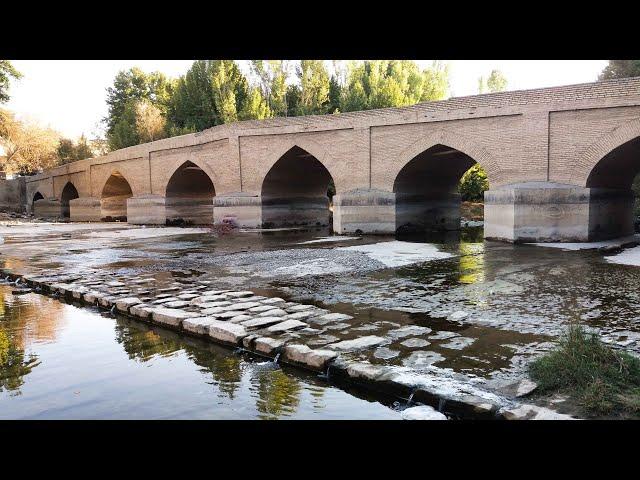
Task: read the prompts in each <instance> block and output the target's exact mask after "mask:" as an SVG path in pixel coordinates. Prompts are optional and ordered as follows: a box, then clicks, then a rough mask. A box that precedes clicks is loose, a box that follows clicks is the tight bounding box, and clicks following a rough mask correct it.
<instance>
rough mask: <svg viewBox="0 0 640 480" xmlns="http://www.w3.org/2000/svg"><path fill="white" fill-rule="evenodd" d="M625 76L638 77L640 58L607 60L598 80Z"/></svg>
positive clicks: (639, 74) (639, 73) (639, 75)
mask: <svg viewBox="0 0 640 480" xmlns="http://www.w3.org/2000/svg"><path fill="white" fill-rule="evenodd" d="M625 77H640V60H609V65H607V66H606V67H604V70H602V73H601V74H600V76H599V77H598V80H609V79H612V78H625Z"/></svg>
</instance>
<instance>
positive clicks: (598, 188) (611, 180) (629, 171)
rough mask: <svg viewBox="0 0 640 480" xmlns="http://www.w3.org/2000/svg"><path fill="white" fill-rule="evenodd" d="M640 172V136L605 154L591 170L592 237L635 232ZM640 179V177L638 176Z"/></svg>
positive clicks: (609, 236) (598, 237) (590, 210)
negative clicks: (636, 197) (635, 206)
mask: <svg viewBox="0 0 640 480" xmlns="http://www.w3.org/2000/svg"><path fill="white" fill-rule="evenodd" d="M639 172H640V136H637V137H635V138H632V139H630V140H627V141H626V142H624V143H622V144H621V145H618V146H617V147H615V148H613V149H612V150H611V151H609V152H608V153H607V154H605V155H604V156H603V157H602V158H601V159H600V160H599V161H598V162H597V163H596V164H595V165H594V167H593V168H592V169H591V171H590V172H589V176H588V177H587V180H586V187H587V188H589V189H590V190H589V238H590V239H593V240H600V239H607V238H614V237H621V236H626V235H631V234H632V233H633V232H634V223H635V222H634V221H635V218H634V203H635V195H634V193H633V191H632V188H631V187H632V184H633V183H634V179H636V178H637V177H638V173H639ZM638 180H640V178H639V179H638Z"/></svg>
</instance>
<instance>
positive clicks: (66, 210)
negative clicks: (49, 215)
mask: <svg viewBox="0 0 640 480" xmlns="http://www.w3.org/2000/svg"><path fill="white" fill-rule="evenodd" d="M76 198H80V195H79V194H78V190H77V189H76V187H75V185H74V184H73V183H71V182H67V183H66V185H65V186H64V188H63V189H62V193H61V194H60V215H61V216H62V218H70V217H71V207H70V205H69V201H70V200H74V199H76Z"/></svg>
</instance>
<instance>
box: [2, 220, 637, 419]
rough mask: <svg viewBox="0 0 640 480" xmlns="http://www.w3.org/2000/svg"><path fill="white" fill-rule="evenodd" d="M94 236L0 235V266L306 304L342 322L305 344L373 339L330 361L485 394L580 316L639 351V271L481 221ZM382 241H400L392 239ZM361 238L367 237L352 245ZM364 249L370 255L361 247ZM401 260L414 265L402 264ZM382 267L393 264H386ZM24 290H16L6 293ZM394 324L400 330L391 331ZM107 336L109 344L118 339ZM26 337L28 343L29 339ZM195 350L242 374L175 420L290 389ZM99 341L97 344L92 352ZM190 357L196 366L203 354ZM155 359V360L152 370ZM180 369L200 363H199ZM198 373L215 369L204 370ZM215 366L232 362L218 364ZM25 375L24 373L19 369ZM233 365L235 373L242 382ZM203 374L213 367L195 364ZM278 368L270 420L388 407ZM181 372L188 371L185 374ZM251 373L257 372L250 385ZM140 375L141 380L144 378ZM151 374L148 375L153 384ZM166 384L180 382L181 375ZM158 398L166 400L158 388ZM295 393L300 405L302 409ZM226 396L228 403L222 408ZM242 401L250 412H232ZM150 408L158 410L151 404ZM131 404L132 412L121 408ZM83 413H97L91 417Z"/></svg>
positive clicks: (158, 360)
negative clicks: (4, 240)
mask: <svg viewBox="0 0 640 480" xmlns="http://www.w3.org/2000/svg"><path fill="white" fill-rule="evenodd" d="M82 228H86V227H82ZM112 228H115V227H112ZM117 228H121V229H126V228H127V227H126V226H119V227H117ZM100 230H101V235H100V236H92V235H86V234H83V233H82V232H80V231H78V232H75V233H74V234H73V239H71V240H69V239H62V238H60V237H61V236H60V235H58V236H56V235H55V232H54V231H53V230H52V229H50V230H49V231H48V234H47V237H46V239H45V240H44V241H42V242H33V241H31V239H30V238H29V237H25V239H24V241H21V240H20V238H19V235H17V236H16V237H15V238H11V237H10V236H9V235H8V234H7V233H6V232H3V234H4V235H6V236H7V237H8V238H9V245H5V246H4V247H3V250H2V252H3V255H2V256H1V257H0V259H3V260H4V262H3V265H4V267H5V268H10V269H13V270H14V271H19V272H21V273H29V272H41V271H42V270H43V269H44V270H45V271H52V272H53V271H56V270H59V271H61V272H65V273H66V272H76V273H78V274H79V275H80V277H82V278H86V279H92V280H96V281H98V282H104V281H107V280H106V279H109V280H111V279H113V280H120V281H122V282H125V283H127V282H129V281H132V280H136V279H140V278H147V279H152V280H153V282H155V283H153V288H152V289H151V290H152V292H151V293H150V294H151V295H153V294H154V293H153V292H154V291H155V293H158V291H159V289H161V288H162V287H166V286H168V285H179V287H180V288H181V289H188V288H192V287H193V285H195V284H196V282H197V281H205V282H210V284H211V285H215V286H219V287H220V288H232V289H236V288H237V289H249V290H252V291H254V292H255V293H256V294H258V295H267V296H280V297H283V298H285V299H286V300H292V301H296V302H302V303H313V304H315V305H317V306H319V307H322V308H326V309H328V310H331V311H332V312H341V313H346V314H348V315H351V316H353V318H352V319H350V320H346V321H341V322H337V323H334V324H330V325H315V324H314V325H311V326H312V327H313V328H314V329H317V333H316V334H313V335H311V336H307V337H304V341H305V343H307V344H308V345H309V346H311V347H313V348H320V347H324V346H326V345H328V344H330V343H334V342H338V341H345V340H352V339H357V338H359V337H362V336H369V335H374V336H378V337H382V338H383V339H384V341H383V342H382V343H381V344H378V345H376V346H373V347H371V348H366V349H363V350H358V351H353V352H347V353H345V354H344V355H346V356H347V357H350V358H354V359H358V360H365V361H369V362H371V363H374V364H380V365H390V366H397V367H409V368H411V369H413V370H415V371H417V372H428V373H429V374H430V375H439V374H441V375H442V376H443V377H446V376H447V375H450V374H452V373H453V374H456V375H462V376H464V378H465V379H466V381H468V382H471V383H473V384H477V385H482V386H483V387H484V388H487V389H489V390H493V389H494V388H495V389H496V391H497V392H498V393H500V388H499V387H496V385H497V384H499V381H500V380H505V379H506V380H509V379H514V378H520V377H522V375H524V374H525V373H526V366H527V363H528V362H529V361H530V360H531V359H532V358H534V357H535V356H537V355H540V354H541V353H543V352H545V351H547V350H548V349H549V348H551V347H553V342H554V341H555V340H557V338H558V336H559V335H561V334H562V332H563V331H564V329H565V328H566V326H567V325H568V324H569V323H570V322H572V321H580V322H582V323H583V324H584V325H586V326H587V327H588V328H589V329H592V330H595V331H598V332H600V333H601V334H602V335H603V339H604V340H605V341H607V342H609V343H611V344H612V345H613V346H615V347H616V348H624V349H626V350H628V351H630V352H631V353H635V354H638V353H640V316H639V315H638V313H637V312H639V311H640V293H638V292H640V275H639V273H640V270H639V267H636V266H629V265H620V264H615V263H610V262H608V261H607V258H606V256H610V255H611V254H610V253H601V252H598V251H596V250H578V251H563V250H561V249H557V248H544V247H538V246H535V245H511V244H505V243H499V242H486V241H484V240H483V239H482V228H477V227H476V228H465V229H463V230H462V231H461V232H449V233H446V234H437V235H423V236H411V237H403V238H399V239H394V238H392V237H373V236H364V237H360V238H353V237H350V238H342V239H339V240H336V239H335V237H334V238H332V241H330V242H327V241H320V242H314V240H318V239H320V240H326V239H324V237H326V236H327V235H328V233H329V232H328V231H327V230H323V229H308V230H285V231H274V232H259V233H256V232H241V233H234V234H225V235H215V234H213V233H212V232H211V231H209V230H204V229H202V230H198V231H196V232H194V231H191V230H180V229H172V230H167V231H166V232H164V233H165V235H163V236H161V237H154V238H143V236H142V234H141V233H133V234H129V232H128V231H127V230H124V231H123V233H122V234H117V233H114V232H112V231H110V230H109V229H108V228H107V227H105V226H100ZM25 232H26V230H25ZM168 233H172V235H168ZM396 240H401V241H405V242H409V243H408V244H405V245H403V244H401V243H400V244H399V243H397V241H396ZM309 242H313V243H309ZM385 243H386V245H385ZM369 244H377V245H376V246H375V248H371V247H366V248H364V249H363V248H361V247H362V246H363V245H369ZM418 244H422V245H420V246H418ZM344 247H357V248H344ZM363 250H364V252H363ZM372 250H373V251H374V252H375V255H367V252H369V253H370V252H371V251H372ZM389 255H391V256H389ZM412 257H414V258H416V260H419V261H417V262H416V263H408V262H406V261H405V260H407V259H409V260H410V259H411V258H412ZM422 260H427V261H422ZM389 265H398V266H395V267H393V268H389ZM132 288H133V290H132V291H133V292H134V293H135V294H138V290H135V289H136V288H138V287H132ZM140 288H142V287H140ZM144 288H145V289H147V287H144ZM154 289H155V290H154ZM140 292H141V291H140ZM142 294H143V293H140V295H142ZM34 297H35V296H33V297H32V296H24V297H21V299H20V301H23V299H27V298H34ZM64 308H75V307H70V306H65V307H64ZM83 311H84V310H83ZM74 315H77V314H74ZM87 315H93V316H94V317H96V318H99V319H102V320H100V321H102V322H104V321H107V322H112V323H114V320H113V319H111V318H105V317H103V316H101V315H100V314H98V313H97V312H89V313H87ZM92 318H93V317H92ZM96 321H97V320H96ZM127 322H128V321H124V320H118V321H117V323H116V325H118V326H119V325H122V324H126V325H127V327H126V328H128V329H129V330H131V329H133V331H138V330H143V331H144V329H146V328H147V327H145V326H142V325H140V324H135V323H134V324H130V323H127ZM36 323H37V322H36ZM45 323H46V322H45ZM416 327H417V328H416ZM113 328H116V327H113ZM118 328H119V327H118ZM122 328H124V327H122ZM406 328H409V330H403V329H406ZM98 330H99V329H96V331H98ZM91 331H92V330H88V331H86V332H85V333H86V335H87V340H86V341H87V342H90V341H93V340H92V339H91V338H90V333H91ZM116 331H118V330H117V328H116ZM116 331H114V332H113V334H112V337H115V338H120V337H122V338H127V335H126V334H123V335H120V337H118V336H117V335H116V333H115V332H116ZM154 331H156V330H154ZM149 335H150V334H149ZM160 336H161V337H162V338H173V337H175V334H174V333H171V332H162V333H161V335H160ZM82 341H84V340H82ZM180 342H181V345H182V344H183V343H184V345H192V344H198V343H197V342H196V341H195V340H191V339H181V340H180ZM116 343H117V345H119V346H120V349H121V350H122V346H123V342H120V343H118V342H117V341H116ZM134 343H140V344H141V345H142V346H141V348H143V350H144V349H146V348H147V347H146V346H145V345H144V342H142V341H141V342H138V341H135V342H134ZM36 345H39V344H38V343H37V342H36ZM199 345H200V347H199V348H202V349H204V350H205V351H212V352H218V353H217V355H220V356H222V357H220V358H225V359H227V360H224V361H223V365H224V362H231V360H230V359H236V360H237V361H239V362H240V363H241V364H242V365H243V367H241V368H239V370H241V371H242V372H243V373H242V374H241V375H240V377H241V378H242V379H241V380H238V385H239V386H237V387H234V388H235V390H234V391H238V392H246V395H245V394H244V393H242V394H241V393H239V396H237V397H234V399H230V400H229V401H228V402H227V403H225V402H222V403H221V405H222V406H221V407H220V410H219V411H216V410H215V409H214V410H207V411H205V412H200V413H196V410H197V408H200V407H193V408H194V409H191V410H189V409H188V408H187V406H188V405H191V402H192V401H193V400H192V398H191V396H193V395H195V394H194V393H193V392H194V391H199V390H194V391H189V394H188V395H186V394H185V396H186V397H187V398H186V399H184V400H182V401H183V403H184V404H185V408H187V411H188V413H185V414H184V416H185V417H190V418H191V417H193V418H196V417H197V418H201V416H203V415H204V416H207V415H210V417H211V418H232V413H229V412H234V411H236V410H237V411H240V412H243V413H247V415H246V416H242V415H241V416H240V417H233V418H256V417H259V418H262V417H265V416H268V414H266V413H264V412H263V411H262V410H260V408H263V410H267V408H266V407H259V405H268V401H267V400H259V399H260V398H261V397H260V394H259V393H256V392H263V393H262V395H267V396H268V395H275V396H276V397H277V396H278V395H279V393H278V392H281V393H282V395H283V396H284V397H286V398H287V399H289V398H290V397H291V396H290V395H289V394H288V393H286V392H288V391H289V383H288V382H287V381H285V380H284V378H285V377H282V375H283V372H282V371H281V370H277V372H280V373H274V372H273V371H271V370H269V369H268V368H267V370H268V371H269V373H268V374H266V373H264V368H265V366H260V365H257V364H256V363H255V362H252V361H249V359H241V358H239V357H237V356H236V355H234V354H231V353H229V351H227V350H225V349H223V348H222V349H220V348H218V347H211V346H208V345H206V344H199ZM66 348H68V349H69V350H68V352H73V351H74V349H75V348H76V346H74V343H73V342H70V343H69V344H68V345H67V347H66ZM100 349H101V351H102V350H103V349H104V350H105V351H107V350H108V349H107V348H106V347H104V348H103V347H102V346H101V347H100ZM145 351H146V350H145ZM63 352H65V351H63ZM69 355H71V353H63V354H61V357H68V356H69ZM193 357H194V354H190V353H189V349H188V347H186V346H181V347H179V348H177V349H176V350H175V351H171V352H170V353H169V354H167V355H166V356H163V355H162V354H153V355H152V356H151V358H150V360H149V361H148V362H142V361H141V360H140V359H134V360H132V361H133V362H134V365H139V364H143V365H145V366H148V365H151V367H152V368H154V370H153V372H160V373H159V375H160V376H161V377H162V378H164V377H165V376H166V378H167V382H169V384H170V382H171V378H172V377H173V376H180V375H179V374H178V373H176V371H174V370H167V371H166V375H165V370H164V369H165V368H178V367H177V366H176V365H178V366H181V365H183V363H187V364H188V362H189V361H191V363H193ZM38 358H41V355H39V356H38ZM96 361H97V362H98V363H97V366H96V367H95V368H97V369H104V368H105V367H104V366H103V365H102V364H101V363H100V362H101V361H105V362H109V361H110V358H107V359H104V360H96ZM130 361H131V360H130ZM165 362H167V365H168V366H167V365H165ZM125 363H126V362H125ZM202 363H205V364H207V365H208V363H207V362H206V361H203V362H202ZM214 363H215V362H214ZM156 364H157V365H159V366H158V367H155V365H156ZM198 365H200V367H198ZM118 368H126V369H127V370H125V371H126V372H128V371H129V370H128V369H129V368H132V367H122V366H121V364H120V363H118ZM156 368H157V369H156ZM181 368H186V367H181ZM192 368H195V369H196V370H197V371H200V370H201V369H202V366H201V363H199V360H197V361H196V362H195V367H193V366H192ZM211 368H212V369H214V370H215V367H213V366H212V367H211ZM38 369H40V370H42V367H41V366H38V367H36V368H34V369H33V372H36V371H38ZM107 370H108V368H107ZM226 370H229V371H232V370H233V369H231V368H227V367H220V368H219V369H218V371H226ZM236 370H237V369H236ZM135 371H136V370H135V369H133V371H132V372H134V373H131V374H129V373H127V374H126V375H131V376H132V377H133V378H136V376H137V375H138V373H135ZM33 372H32V373H30V374H29V376H33V375H34V373H33ZM244 372H247V373H246V375H247V376H246V377H245V376H243V375H244ZM256 372H260V374H258V373H256ZM54 373H55V372H54ZM56 375H57V373H56ZM122 375H125V374H124V373H123V374H122ZM209 375H210V376H212V375H213V374H212V373H211V372H209ZM290 376H291V378H294V379H296V381H297V382H298V384H300V385H302V386H301V387H300V389H299V391H300V392H302V393H301V394H300V395H299V397H300V399H299V400H295V401H294V400H286V401H285V403H286V404H287V405H290V404H293V403H296V402H297V407H296V408H295V409H294V410H295V411H292V412H289V410H288V408H289V407H287V408H285V407H281V412H280V413H278V415H287V412H289V413H290V414H291V417H292V418H309V417H311V418H329V417H331V415H335V416H336V418H359V417H364V418H371V416H370V415H369V414H368V410H369V409H373V410H375V412H373V410H372V412H373V413H372V414H371V415H373V417H376V415H380V416H382V417H385V416H390V417H393V418H397V412H395V411H394V410H393V409H390V408H388V407H386V406H384V405H382V404H380V403H376V402H373V403H369V402H368V401H365V403H364V404H360V403H358V402H362V401H364V400H362V399H359V398H358V397H357V395H360V396H362V394H360V393H358V394H356V397H350V395H348V394H347V393H345V392H344V391H343V390H339V389H333V387H327V386H326V384H323V383H322V381H321V380H319V379H318V378H316V377H315V376H305V375H304V374H303V373H299V372H297V371H293V372H291V373H290ZM240 377H239V378H240ZM186 378H192V374H191V373H189V374H188V375H186ZM212 378H213V380H211V381H210V383H211V384H212V385H213V386H214V387H215V389H216V393H215V395H216V398H218V396H220V395H222V397H225V393H224V392H226V391H231V390H230V389H229V390H225V389H226V388H227V386H226V384H224V382H222V383H220V381H217V383H216V381H215V378H216V377H215V375H213V376H212ZM265 378H267V380H265ZM287 378H288V377H287ZM255 379H262V380H261V381H262V382H263V383H262V384H261V383H260V381H257V380H255ZM269 379H270V380H269ZM87 381H89V380H87ZM149 381H152V380H149ZM176 381H178V380H176ZM180 381H181V380H180ZM256 381H257V382H258V383H257V384H256V383H255V382H256ZM270 381H272V382H273V383H269V382H270ZM135 382H138V380H135ZM135 382H132V383H128V384H127V385H128V388H130V389H131V388H133V385H135V384H136V383H135ZM140 382H141V385H144V384H145V382H144V380H141V381H140ZM153 382H160V381H159V380H155V379H154V380H153ZM252 382H253V383H252ZM265 382H266V383H265ZM160 383H162V382H160ZM107 385H109V383H107ZM178 385H179V386H180V387H181V383H178ZM252 385H254V387H253V388H252V387H251V386H252ZM112 386H113V388H115V389H116V390H118V389H120V388H122V387H120V386H119V384H113V385H112ZM324 387H327V388H326V390H324V391H325V393H324V394H323V395H324V397H323V398H328V397H329V396H331V395H334V396H335V399H333V397H332V400H331V401H330V402H325V403H326V406H325V407H324V408H325V409H324V410H323V411H321V412H318V413H314V412H316V410H314V408H316V407H315V406H314V405H315V404H314V403H313V399H315V398H316V397H315V396H314V395H313V394H312V393H310V392H312V391H315V390H314V389H316V388H324ZM163 388H164V387H163ZM166 388H167V389H170V388H169V387H166ZM194 388H195V387H194ZM212 388H213V387H212ZM186 390H187V391H188V389H186ZM118 391H120V390H118ZM149 391H150V394H149V395H150V398H153V399H158V398H162V397H161V396H162V395H165V393H163V392H164V390H159V391H154V390H149ZM110 392H111V390H109V389H107V390H105V393H104V395H105V397H107V398H108V397H111V396H112V394H111V393H110ZM220 392H222V393H220ZM269 392H270V393H269ZM155 394H159V395H160V396H158V395H155ZM3 395H4V394H3ZM78 395H80V394H78ZM167 395H168V396H167V398H168V400H171V398H172V396H171V395H170V394H167ZM252 395H253V396H252ZM256 395H257V396H256ZM342 396H344V397H342ZM41 398H42V399H45V398H46V396H42V397H41ZM225 398H228V396H227V397H225ZM236 398H237V399H241V400H236ZM305 399H308V402H306V403H305ZM348 399H350V400H348ZM42 401H44V400H42ZM236 401H240V404H236V403H234V402H236ZM351 401H353V402H356V403H355V404H354V405H355V406H352V405H351V404H350V403H349V402H351ZM261 402H263V403H261ZM341 402H342V403H341ZM178 403H180V402H178ZM247 404H251V405H252V407H251V408H249V407H246V405H247ZM386 404H391V402H390V401H389V402H386ZM238 405H242V406H238ZM358 405H360V406H364V407H363V408H364V410H363V411H357V410H358V408H360V406H358ZM112 408H113V407H112ZM145 408H146V407H145ZM157 408H158V409H160V410H162V408H161V407H160V406H157ZM172 408H175V409H176V410H172ZM234 409H235V410H234ZM136 410H137V408H132V411H136ZM205 410H206V409H205ZM86 411H87V412H90V411H91V409H90V408H87V410H86ZM164 411H165V413H166V415H167V416H169V417H171V418H174V417H176V416H177V417H179V416H180V415H181V414H180V413H179V412H180V411H181V410H180V409H179V408H178V407H176V406H175V405H174V406H172V407H167V408H166V410H164ZM282 412H284V413H282ZM100 413H101V414H102V415H106V416H110V415H112V413H113V412H111V410H109V408H106V407H105V409H104V410H100ZM154 414H155V413H154ZM278 415H275V416H278ZM314 415H316V416H314ZM96 417H97V418H100V415H96ZM109 418H111V417H109ZM145 418H147V417H145ZM153 418H164V417H161V415H160V416H159V417H153ZM331 418H333V417H331Z"/></svg>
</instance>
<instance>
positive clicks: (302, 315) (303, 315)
mask: <svg viewBox="0 0 640 480" xmlns="http://www.w3.org/2000/svg"><path fill="white" fill-rule="evenodd" d="M316 315H317V313H316V312H315V311H313V310H306V311H304V312H296V313H290V314H289V315H287V319H290V320H306V319H307V318H311V317H315V316H316Z"/></svg>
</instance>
